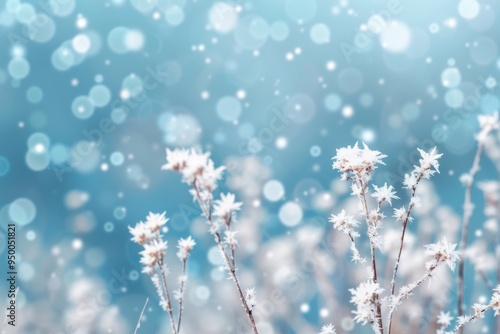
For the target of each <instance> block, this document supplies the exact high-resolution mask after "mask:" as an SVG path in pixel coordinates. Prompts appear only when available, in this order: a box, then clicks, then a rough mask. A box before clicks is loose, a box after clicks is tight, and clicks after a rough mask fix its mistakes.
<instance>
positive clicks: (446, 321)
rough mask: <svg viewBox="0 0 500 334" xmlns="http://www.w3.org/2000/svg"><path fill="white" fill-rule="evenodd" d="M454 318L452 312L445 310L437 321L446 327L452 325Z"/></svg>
mask: <svg viewBox="0 0 500 334" xmlns="http://www.w3.org/2000/svg"><path fill="white" fill-rule="evenodd" d="M452 320H453V318H452V317H451V315H450V312H446V313H445V312H443V311H441V313H439V315H438V318H437V323H438V325H441V326H442V327H444V328H446V327H448V326H449V325H451V321H452Z"/></svg>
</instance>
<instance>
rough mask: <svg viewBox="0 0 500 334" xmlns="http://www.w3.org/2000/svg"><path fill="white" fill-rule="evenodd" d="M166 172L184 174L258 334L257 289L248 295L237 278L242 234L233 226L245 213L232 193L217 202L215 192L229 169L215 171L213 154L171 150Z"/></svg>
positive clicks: (184, 180) (222, 167)
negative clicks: (237, 251) (237, 249)
mask: <svg viewBox="0 0 500 334" xmlns="http://www.w3.org/2000/svg"><path fill="white" fill-rule="evenodd" d="M162 169H164V170H171V171H175V172H179V173H181V175H182V181H183V182H184V183H186V184H188V185H189V186H190V187H191V189H190V191H189V192H190V194H191V195H192V196H193V200H194V201H197V202H198V204H199V206H200V208H201V211H202V214H203V215H204V217H205V219H206V221H207V223H208V226H209V228H210V233H211V234H212V235H213V237H214V239H215V242H216V243H217V245H218V246H219V250H220V252H221V254H222V257H223V259H224V264H225V267H226V270H227V271H228V273H229V277H230V278H231V279H232V281H233V282H234V284H235V287H236V290H237V292H238V296H239V298H240V300H241V303H242V305H243V308H244V310H245V313H246V314H247V316H248V320H249V321H250V324H251V326H252V330H253V332H254V334H258V330H257V325H256V323H255V319H254V315H253V309H254V307H255V304H256V292H255V289H254V288H252V289H246V293H245V294H244V293H243V290H242V288H241V285H240V282H239V279H238V276H237V274H236V271H237V268H236V247H238V239H237V238H236V235H237V233H238V232H237V231H235V230H234V229H233V225H234V223H235V222H236V211H238V210H240V209H241V205H242V203H240V202H236V201H235V196H234V194H231V193H228V194H221V195H220V199H216V200H214V191H215V190H216V189H217V185H218V181H219V180H220V179H221V178H222V172H223V171H224V169H225V167H224V166H221V167H217V168H215V167H214V162H213V161H212V160H211V159H210V153H202V152H197V151H196V150H194V149H191V150H186V149H176V150H174V151H171V150H169V149H167V163H166V164H165V165H163V166H162Z"/></svg>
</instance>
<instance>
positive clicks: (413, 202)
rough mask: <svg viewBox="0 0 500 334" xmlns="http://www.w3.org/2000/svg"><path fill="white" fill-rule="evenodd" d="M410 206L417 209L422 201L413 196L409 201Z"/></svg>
mask: <svg viewBox="0 0 500 334" xmlns="http://www.w3.org/2000/svg"><path fill="white" fill-rule="evenodd" d="M410 205H413V206H414V207H416V208H419V207H421V206H422V199H421V198H420V197H418V196H414V197H412V199H411V200H410Z"/></svg>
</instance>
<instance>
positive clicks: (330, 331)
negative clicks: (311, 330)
mask: <svg viewBox="0 0 500 334" xmlns="http://www.w3.org/2000/svg"><path fill="white" fill-rule="evenodd" d="M336 333H337V332H336V331H335V326H333V325H332V324H328V325H324V326H323V327H321V332H319V334H336Z"/></svg>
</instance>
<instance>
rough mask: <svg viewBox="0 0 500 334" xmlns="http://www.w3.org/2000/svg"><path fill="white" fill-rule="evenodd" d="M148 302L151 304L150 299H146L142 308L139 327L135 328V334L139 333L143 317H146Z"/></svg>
mask: <svg viewBox="0 0 500 334" xmlns="http://www.w3.org/2000/svg"><path fill="white" fill-rule="evenodd" d="M148 302H149V297H147V298H146V302H145V303H144V306H143V307H142V311H141V314H140V315H139V320H137V325H136V326H135V331H134V334H137V331H138V330H139V328H140V327H141V319H142V316H143V315H144V311H145V310H146V306H147V305H148Z"/></svg>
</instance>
